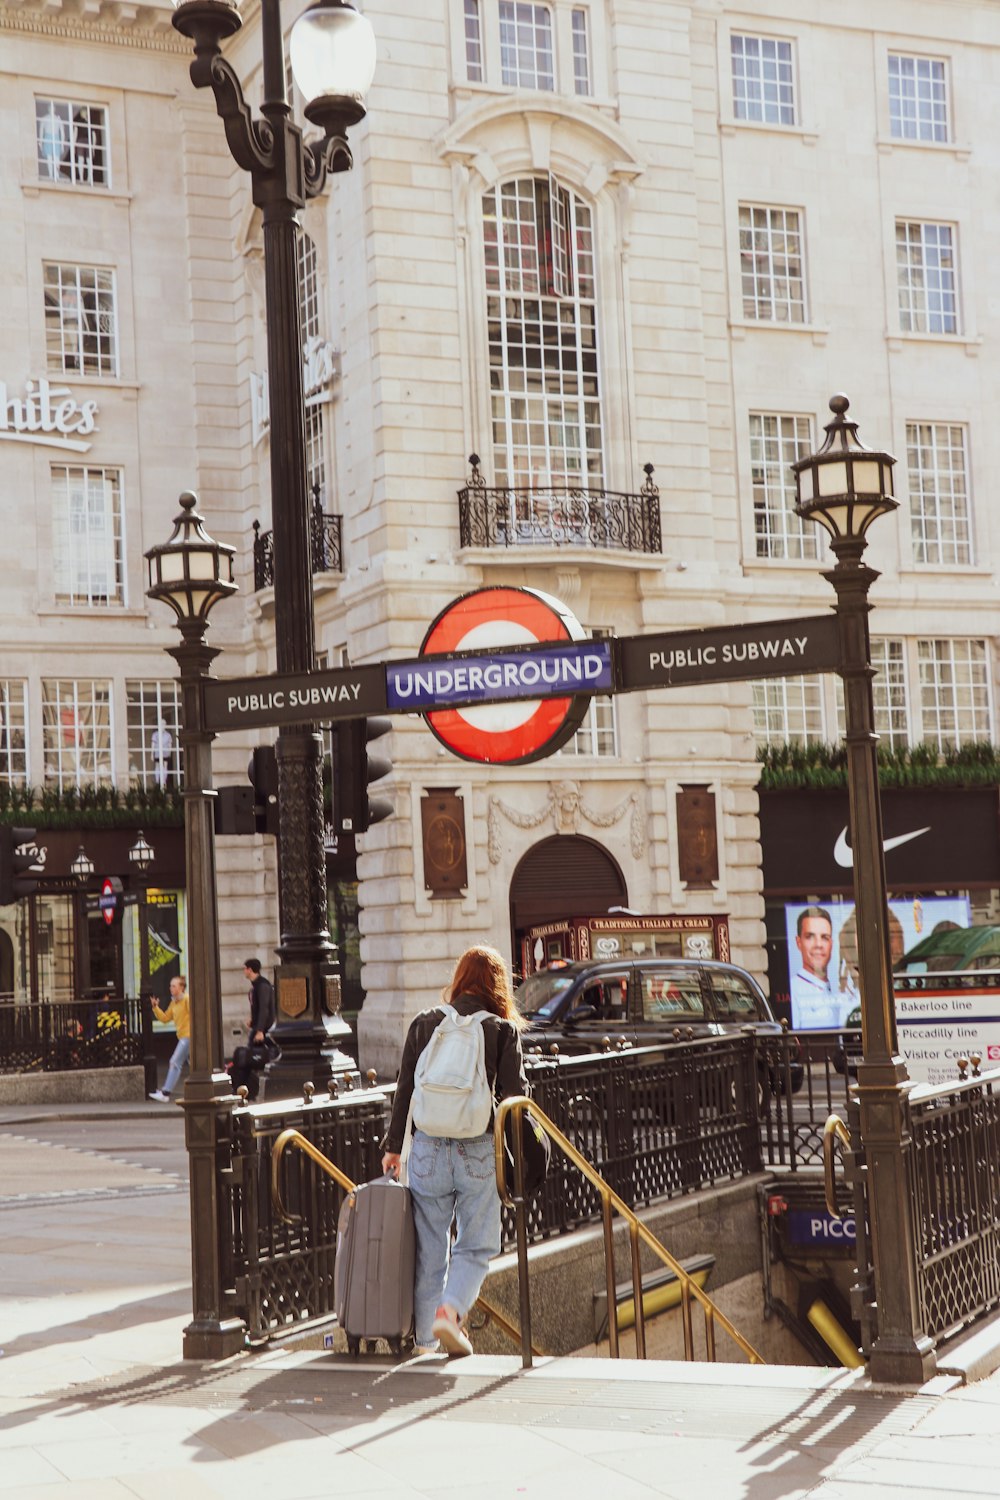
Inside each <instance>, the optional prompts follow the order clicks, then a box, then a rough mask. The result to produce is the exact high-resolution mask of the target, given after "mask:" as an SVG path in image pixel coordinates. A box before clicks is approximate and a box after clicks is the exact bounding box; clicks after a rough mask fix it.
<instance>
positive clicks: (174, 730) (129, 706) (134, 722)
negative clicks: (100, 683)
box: [125, 677, 184, 790]
mask: <svg viewBox="0 0 1000 1500" xmlns="http://www.w3.org/2000/svg"><path fill="white" fill-rule="evenodd" d="M150 689H153V692H152V693H151V692H150V691H149V690H150ZM150 703H155V705H156V710H155V712H156V726H155V728H151V723H152V721H151V720H148V719H147V715H146V712H145V709H146V706H147V705H148V704H150ZM133 708H138V709H139V713H138V715H135V714H133V712H132V710H133ZM160 722H164V723H165V725H166V729H167V732H168V733H169V734H171V735H172V743H171V745H170V748H169V750H168V752H167V754H168V757H169V761H170V764H169V765H168V768H167V774H166V779H165V780H164V781H163V782H161V781H160V780H159V777H158V776H157V774H156V761H157V756H156V750H155V747H154V746H153V744H152V738H151V735H152V734H157V733H159V725H160ZM182 727H183V720H182V709H181V695H180V681H179V679H178V678H176V677H166V678H160V677H128V678H126V679H125V747H126V754H127V757H128V775H129V782H130V783H132V784H133V785H138V786H141V787H144V788H150V787H154V786H156V787H161V789H164V790H165V789H166V788H168V787H172V788H174V789H177V790H179V789H180V788H181V787H182V786H183V784H184V760H183V751H182V747H181V742H180V735H181V729H182ZM147 731H148V732H149V733H148V734H147ZM133 734H135V735H137V736H138V739H137V741H136V742H135V743H133ZM136 758H138V762H139V764H138V768H137V769H136V770H135V771H133V764H134V762H135V760H136ZM147 761H149V762H150V765H149V766H148V767H147Z"/></svg>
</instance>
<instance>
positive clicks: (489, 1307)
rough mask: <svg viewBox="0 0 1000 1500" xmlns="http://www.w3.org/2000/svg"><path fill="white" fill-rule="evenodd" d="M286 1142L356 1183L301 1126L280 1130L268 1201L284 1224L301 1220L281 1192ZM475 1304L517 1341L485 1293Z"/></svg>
mask: <svg viewBox="0 0 1000 1500" xmlns="http://www.w3.org/2000/svg"><path fill="white" fill-rule="evenodd" d="M288 1146H295V1147H296V1148H297V1149H298V1150H299V1151H302V1152H303V1153H304V1154H305V1155H306V1156H308V1157H309V1158H310V1159H311V1160H312V1161H314V1162H315V1163H316V1165H317V1166H318V1167H319V1168H320V1169H321V1170H322V1171H323V1172H325V1173H326V1175H327V1177H332V1178H333V1180H334V1182H337V1183H339V1184H340V1186H341V1187H342V1188H343V1189H344V1191H345V1192H347V1193H353V1192H354V1189H355V1188H356V1187H357V1183H356V1182H352V1181H351V1179H350V1177H348V1175H347V1173H346V1172H342V1171H341V1170H340V1168H339V1167H338V1166H337V1165H336V1163H335V1162H332V1161H331V1160H330V1158H329V1157H328V1156H326V1155H325V1154H324V1153H323V1152H322V1151H321V1150H320V1149H319V1147H318V1146H314V1145H313V1143H312V1141H311V1140H309V1139H308V1137H307V1136H304V1135H303V1134H302V1132H301V1130H295V1129H292V1128H290V1129H288V1130H283V1131H282V1132H281V1134H280V1135H279V1136H278V1137H277V1139H276V1140H275V1142H274V1147H273V1149H272V1152H271V1201H272V1203H273V1204H274V1207H275V1209H276V1210H277V1213H278V1217H279V1218H280V1219H283V1220H284V1222H285V1223H286V1224H300V1223H301V1222H302V1216H301V1214H293V1213H290V1212H289V1211H288V1209H287V1207H286V1206H285V1200H284V1197H283V1196H282V1192H281V1159H282V1157H283V1156H284V1154H285V1150H286V1148H287V1147H288ZM476 1306H477V1307H478V1308H479V1309H480V1311H481V1312H484V1313H485V1314H486V1316H487V1318H488V1319H489V1320H490V1321H492V1322H494V1323H495V1324H496V1325H497V1327H498V1328H499V1329H500V1331H501V1332H502V1333H504V1334H506V1336H507V1338H509V1339H510V1341H511V1343H512V1344H520V1343H521V1332H520V1329H518V1328H515V1327H514V1325H513V1323H510V1322H508V1320H507V1319H506V1318H505V1317H504V1315H503V1313H502V1312H500V1310H499V1308H496V1307H494V1306H493V1304H492V1303H491V1302H487V1301H486V1298H485V1297H478V1298H477V1299H476ZM532 1353H533V1354H537V1355H541V1354H542V1350H541V1349H538V1348H536V1347H535V1346H534V1345H533V1346H532Z"/></svg>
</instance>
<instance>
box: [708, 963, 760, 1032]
mask: <svg viewBox="0 0 1000 1500" xmlns="http://www.w3.org/2000/svg"><path fill="white" fill-rule="evenodd" d="M705 977H706V978H707V980H708V987H709V989H710V990H711V991H712V999H713V1000H714V1001H715V1015H716V1019H717V1020H719V1021H748V1022H749V1021H763V1020H766V1019H767V1017H766V1016H765V1015H764V1014H763V1012H762V1010H761V1005H760V1001H759V999H758V998H757V996H756V995H755V994H754V992H753V990H752V989H751V988H750V986H749V985H748V984H747V982H746V980H745V979H741V978H740V976H739V975H738V974H729V973H727V972H726V970H725V969H706V970H705Z"/></svg>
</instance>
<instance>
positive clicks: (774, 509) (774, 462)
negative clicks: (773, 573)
mask: <svg viewBox="0 0 1000 1500" xmlns="http://www.w3.org/2000/svg"><path fill="white" fill-rule="evenodd" d="M811 448H812V422H811V421H810V419H809V418H808V417H793V416H784V415H781V414H779V413H777V412H751V414H750V475H751V482H752V485H753V520H754V537H755V541H756V549H757V556H758V557H787V558H793V559H794V558H805V557H818V556H819V543H818V538H817V534H816V527H815V526H814V525H812V524H807V523H806V522H804V521H803V520H802V519H801V517H800V516H797V515H796V514H795V480H794V477H793V475H792V471H791V469H790V467H789V465H790V464H793V463H794V462H795V460H796V459H799V458H804V457H805V455H806V454H807V453H809V452H810V451H811Z"/></svg>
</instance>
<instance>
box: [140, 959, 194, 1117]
mask: <svg viewBox="0 0 1000 1500" xmlns="http://www.w3.org/2000/svg"><path fill="white" fill-rule="evenodd" d="M152 1006H153V1015H154V1016H155V1017H156V1019H157V1020H158V1021H172V1022H173V1023H174V1029H175V1031H176V1032H177V1046H176V1047H175V1048H174V1050H173V1053H172V1054H171V1057H170V1066H169V1067H168V1069H167V1077H166V1081H165V1083H164V1085H163V1087H162V1089H156V1090H155V1092H154V1093H152V1094H150V1096H149V1097H150V1098H151V1099H155V1100H156V1102H157V1104H169V1103H170V1095H171V1094H172V1093H173V1091H174V1089H175V1088H176V1087H177V1085H178V1083H179V1082H180V1077H181V1073H182V1072H183V1070H184V1064H185V1063H186V1062H187V1060H188V1053H189V1052H190V1051H191V1001H190V1000H189V999H188V993H187V976H186V975H185V974H178V975H177V976H176V978H174V979H171V981H170V1004H169V1005H168V1006H167V1008H166V1010H161V1009H160V1007H159V1006H158V1005H157V1003H156V1001H155V1000H153V1001H152Z"/></svg>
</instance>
